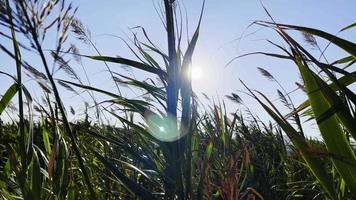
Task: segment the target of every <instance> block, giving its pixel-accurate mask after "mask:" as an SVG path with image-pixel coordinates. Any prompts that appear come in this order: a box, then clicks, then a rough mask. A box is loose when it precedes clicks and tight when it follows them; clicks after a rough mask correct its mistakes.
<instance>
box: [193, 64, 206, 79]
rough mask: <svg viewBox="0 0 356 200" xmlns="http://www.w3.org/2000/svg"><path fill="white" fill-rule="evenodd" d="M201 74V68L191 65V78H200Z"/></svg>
mask: <svg viewBox="0 0 356 200" xmlns="http://www.w3.org/2000/svg"><path fill="white" fill-rule="evenodd" d="M202 76H203V70H202V69H201V67H199V66H193V67H192V72H191V78H192V79H193V80H194V79H200V78H201V77H202Z"/></svg>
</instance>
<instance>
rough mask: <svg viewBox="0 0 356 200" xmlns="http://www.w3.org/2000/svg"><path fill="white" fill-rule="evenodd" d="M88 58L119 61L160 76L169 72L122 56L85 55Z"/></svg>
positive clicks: (112, 61)
mask: <svg viewBox="0 0 356 200" xmlns="http://www.w3.org/2000/svg"><path fill="white" fill-rule="evenodd" d="M85 57H87V58H90V59H93V60H98V61H105V62H111V63H119V64H124V65H128V66H131V67H134V68H136V69H140V70H143V71H146V72H150V73H153V74H156V75H159V76H163V77H166V76H167V74H166V72H165V71H163V70H161V69H158V68H155V67H152V66H150V65H147V64H144V63H141V62H137V61H134V60H130V59H126V58H120V57H109V56H85Z"/></svg>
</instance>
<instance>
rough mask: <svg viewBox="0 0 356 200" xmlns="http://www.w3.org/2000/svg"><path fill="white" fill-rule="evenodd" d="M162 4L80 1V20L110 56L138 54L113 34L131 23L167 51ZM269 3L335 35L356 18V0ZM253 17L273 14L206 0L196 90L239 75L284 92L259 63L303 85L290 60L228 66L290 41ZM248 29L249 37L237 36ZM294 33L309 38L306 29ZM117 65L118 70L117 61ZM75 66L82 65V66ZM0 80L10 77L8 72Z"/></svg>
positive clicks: (152, 0)
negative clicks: (256, 23) (160, 14)
mask: <svg viewBox="0 0 356 200" xmlns="http://www.w3.org/2000/svg"><path fill="white" fill-rule="evenodd" d="M158 2H159V0H105V1H103V0H101V1H99V0H91V1H88V0H76V1H73V3H74V4H75V5H77V6H79V10H78V13H77V18H79V19H80V20H81V21H82V22H83V24H84V25H85V26H86V27H87V28H89V29H90V30H91V33H92V39H93V40H94V41H95V44H96V45H97V47H98V48H99V50H100V51H101V53H102V54H103V55H111V56H116V55H120V56H123V57H131V58H132V57H133V56H132V54H131V53H130V51H129V50H128V48H126V46H125V44H124V43H123V42H122V41H121V40H120V39H118V38H116V37H113V36H110V34H112V35H115V36H119V37H123V38H126V39H129V38H132V37H131V36H132V35H131V33H130V30H129V29H130V28H131V27H135V26H143V27H144V28H145V29H146V31H147V33H148V34H149V36H150V37H151V39H152V40H153V41H154V42H157V44H158V45H159V47H161V48H162V49H166V44H165V41H166V40H165V37H166V33H165V31H164V28H163V25H162V23H161V21H160V19H159V17H158V14H157V13H156V11H155V5H156V6H157V5H158ZM181 2H182V3H183V4H184V5H185V8H186V9H187V12H188V19H189V33H190V35H192V32H193V30H194V28H195V26H196V24H197V21H198V17H199V13H200V9H201V5H202V0H181ZM263 3H264V5H265V6H266V8H267V9H268V10H269V12H270V13H271V15H272V16H273V17H274V18H275V20H276V21H277V22H280V23H285V24H294V25H302V26H309V27H314V28H317V29H321V30H324V31H327V32H330V33H333V34H335V33H337V32H338V31H339V30H340V29H341V28H343V27H345V26H347V25H349V24H352V23H355V21H356V12H355V11H356V1H355V0H338V1H335V0H323V1H321V0H319V1H310V0H288V1H285V0H268V1H267V0H265V1H263ZM254 20H268V17H267V15H266V13H265V12H264V10H263V8H262V6H261V4H260V1H259V0H206V7H205V10H204V15H203V21H202V25H201V32H200V38H199V41H198V44H197V48H196V51H195V55H194V58H193V66H199V67H200V68H201V69H202V70H201V71H202V72H201V73H202V77H201V78H199V79H194V83H193V86H194V90H195V92H196V93H198V94H200V93H201V92H204V93H206V94H207V95H208V96H213V97H215V99H217V97H220V98H222V97H223V96H224V95H227V94H230V93H231V92H235V93H237V90H241V89H243V88H242V86H241V84H239V81H238V79H239V78H240V79H242V80H243V81H245V82H246V84H247V85H248V86H250V87H251V88H254V89H258V90H260V91H262V92H263V93H265V94H266V95H267V96H268V97H270V98H271V99H275V98H277V92H276V89H277V85H276V84H275V83H273V82H270V81H268V80H266V79H265V78H264V77H262V76H261V75H260V73H259V72H258V70H257V69H256V68H257V67H262V68H265V69H267V70H268V71H269V72H271V73H272V74H273V76H275V77H276V78H277V79H278V80H279V81H280V82H281V83H282V84H283V86H284V87H285V88H286V90H288V91H290V90H293V89H295V88H296V86H295V84H294V83H295V82H296V81H299V77H298V72H297V69H296V67H295V66H294V65H293V64H292V63H290V62H287V61H281V60H278V59H272V58H267V57H263V56H260V55H254V56H249V57H245V58H241V59H239V60H237V61H235V62H233V63H232V64H231V65H229V66H227V67H225V65H226V63H228V62H229V61H230V60H231V59H232V58H234V57H236V56H238V55H242V54H244V53H249V52H254V51H268V52H271V51H272V52H276V51H277V50H276V49H275V48H274V47H272V46H271V45H269V44H268V43H267V42H266V39H269V40H272V41H275V42H276V43H279V44H283V43H282V42H281V40H280V38H279V37H278V36H277V35H276V34H275V33H274V32H273V31H272V30H269V29H267V28H262V27H259V26H252V27H250V28H248V29H246V28H247V26H248V25H249V24H251V22H253V21H254ZM243 33H245V35H246V37H244V38H243V39H242V40H237V39H238V38H239V37H240V36H241V35H242V34H243ZM295 36H296V38H297V39H300V41H302V39H301V37H300V34H296V35H295ZM339 36H340V37H343V38H345V39H348V40H350V41H354V42H355V38H356V31H355V30H350V31H347V32H345V33H341V34H340V35H339ZM318 42H320V46H321V47H322V48H323V47H325V44H326V43H325V42H323V41H322V40H318ZM76 43H77V44H79V43H78V42H76ZM78 46H79V47H80V50H81V51H82V53H85V54H95V52H94V51H93V50H92V49H89V48H88V46H85V45H78ZM310 49H311V47H310ZM335 49H336V48H334V47H331V48H329V50H328V51H326V55H327V58H329V59H330V60H334V59H336V58H340V57H341V56H342V55H344V54H342V53H343V52H342V51H337V52H338V54H336V53H335V51H333V50H335ZM311 51H313V52H315V54H316V55H317V51H315V50H312V49H311ZM339 52H341V53H339ZM3 57H5V55H4V54H3V53H2V52H0V60H3ZM1 65H4V66H5V65H6V66H7V67H4V68H3V66H0V67H1V68H2V69H5V70H4V71H6V70H8V71H10V72H13V71H14V70H13V68H14V67H13V68H11V67H8V66H13V65H14V63H13V62H12V61H5V63H4V62H3V61H1ZM110 66H111V68H112V69H115V65H110ZM84 67H85V68H86V70H87V72H88V75H89V77H90V78H91V79H92V84H93V85H95V86H98V87H101V88H104V89H109V90H112V91H114V87H113V83H112V82H111V81H109V80H108V76H107V73H106V72H103V70H105V66H103V65H102V63H98V62H92V61H90V62H88V61H84ZM10 68H11V69H10ZM74 68H75V67H74ZM76 70H78V71H80V68H77V69H76ZM13 74H15V73H13ZM135 76H137V77H139V78H141V79H144V77H145V75H144V74H142V73H135ZM0 80H5V79H4V78H3V77H1V79H0ZM6 81H8V79H6ZM1 82H2V83H1V85H0V94H2V93H3V91H4V90H5V89H6V88H7V87H8V86H9V85H10V83H8V84H4V82H3V81H1ZM6 83H7V82H6ZM37 95H40V93H39V94H37ZM72 97H73V94H70V93H68V94H67V93H65V94H63V98H64V99H65V100H64V102H65V104H66V105H67V106H69V105H72V106H79V105H80V104H81V105H82V99H80V98H79V97H77V98H72ZM292 98H293V99H294V100H295V103H296V104H298V103H300V102H302V101H303V100H305V97H304V96H303V95H302V94H301V93H300V92H299V93H294V94H292ZM243 100H244V102H245V104H246V105H247V106H248V107H250V108H251V109H252V110H253V111H254V112H255V113H256V114H258V115H259V116H261V118H262V119H267V115H266V114H265V113H264V111H263V110H262V109H261V108H260V107H259V106H258V105H257V103H256V102H255V101H254V100H252V99H249V98H244V99H243ZM279 106H281V105H279ZM228 107H229V109H230V110H231V111H232V110H235V109H236V108H237V107H239V106H237V105H235V104H231V103H229V105H228ZM311 132H312V133H311V134H310V135H312V136H316V132H315V131H313V130H311Z"/></svg>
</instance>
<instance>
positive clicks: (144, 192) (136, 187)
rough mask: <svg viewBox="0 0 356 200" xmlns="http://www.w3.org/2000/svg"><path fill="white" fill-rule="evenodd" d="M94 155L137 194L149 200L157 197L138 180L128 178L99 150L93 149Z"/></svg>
mask: <svg viewBox="0 0 356 200" xmlns="http://www.w3.org/2000/svg"><path fill="white" fill-rule="evenodd" d="M93 153H94V155H95V156H96V157H97V158H98V159H99V160H100V162H102V163H103V164H104V165H105V167H106V168H107V169H108V170H110V171H111V172H112V173H113V174H114V175H115V176H116V177H117V178H118V179H120V181H121V182H122V183H123V184H124V185H125V186H126V187H127V188H128V189H129V190H131V191H132V192H134V193H135V194H137V195H138V196H140V197H141V198H143V199H147V200H154V199H155V197H154V196H153V195H152V194H151V193H150V192H148V191H147V190H146V189H145V188H143V187H142V186H141V185H139V184H137V183H136V182H134V181H132V180H131V179H130V178H128V177H127V176H126V175H125V174H123V173H122V172H121V170H119V169H118V168H117V167H115V166H114V165H113V164H112V163H111V162H110V161H108V160H107V159H106V158H104V157H103V156H101V155H100V154H99V153H98V152H96V151H94V150H93Z"/></svg>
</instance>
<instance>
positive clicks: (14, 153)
mask: <svg viewBox="0 0 356 200" xmlns="http://www.w3.org/2000/svg"><path fill="white" fill-rule="evenodd" d="M161 3H162V8H164V9H163V11H162V13H160V14H162V15H163V16H164V17H163V18H164V19H165V20H164V24H163V26H164V28H165V29H164V30H165V31H166V35H167V40H166V41H167V50H168V51H167V52H164V51H162V50H160V49H159V48H158V47H157V45H155V43H154V42H153V41H152V40H151V39H150V37H149V34H148V33H147V32H146V30H145V29H144V28H139V29H137V30H139V32H140V33H141V34H142V36H143V37H142V38H143V39H141V40H140V39H138V37H137V35H136V34H134V35H133V39H132V41H131V42H132V43H129V42H126V44H127V46H128V48H129V49H130V50H131V51H132V53H133V55H135V56H136V59H128V58H123V57H111V56H106V55H102V54H101V52H100V50H99V49H98V48H97V47H96V46H95V43H94V42H93V41H92V40H91V37H90V32H89V31H88V30H87V29H86V28H85V27H84V25H83V24H82V23H81V22H80V21H79V19H76V18H75V17H74V15H75V13H76V10H77V9H76V8H74V7H73V5H72V4H67V3H66V2H65V1H45V0H43V1H37V0H31V1H17V0H13V1H9V0H7V1H0V11H1V13H0V25H1V27H4V28H5V29H7V30H8V31H9V33H11V34H10V35H7V34H6V33H2V35H1V36H2V38H4V39H6V40H11V41H12V46H10V47H7V46H5V45H3V44H0V48H1V50H2V52H4V53H5V54H7V55H8V56H9V57H10V58H12V59H13V60H14V66H16V71H17V75H16V76H12V75H10V74H9V73H7V72H4V71H0V75H1V76H8V77H10V78H11V79H13V81H14V83H13V84H11V85H10V87H9V88H8V89H7V91H6V92H5V93H4V95H3V96H2V97H1V100H0V115H1V116H3V115H4V114H8V116H10V117H13V118H14V119H13V120H12V121H11V120H10V121H5V122H2V121H0V154H1V159H0V172H1V174H0V197H1V198H3V199H26V200H27V199H212V198H216V199H295V198H308V199H310V198H315V199H317V198H320V199H322V198H332V199H345V198H353V194H352V191H353V189H354V184H355V183H354V178H353V176H354V173H353V172H354V171H353V170H354V168H355V165H354V164H355V163H354V162H355V158H354V153H353V151H354V149H353V147H352V146H351V144H350V141H349V140H347V137H346V136H347V135H348V134H350V135H351V136H352V137H354V136H355V133H354V128H355V127H354V124H355V123H354V122H355V120H354V106H355V105H354V93H353V92H352V91H351V90H350V89H349V88H348V87H347V86H348V85H349V84H351V83H353V81H354V73H350V72H348V71H346V70H344V69H341V68H339V67H336V66H335V65H337V64H339V63H347V64H348V65H349V66H350V65H352V64H353V62H354V60H355V58H354V57H355V45H354V44H353V43H351V42H349V41H346V40H342V39H341V38H338V37H336V36H332V35H330V34H327V33H325V32H322V31H319V30H315V29H310V28H305V27H298V26H290V25H282V24H277V23H274V22H273V23H269V22H262V21H259V22H256V24H259V25H263V26H268V27H271V28H273V29H275V30H276V31H277V32H278V33H279V34H280V35H281V36H282V38H283V39H284V40H285V41H286V43H287V44H288V45H290V49H291V50H290V51H289V50H287V49H283V48H282V50H283V51H284V52H285V53H286V54H287V55H276V54H268V53H265V54H266V55H271V56H275V57H278V58H286V59H290V60H292V61H294V62H295V63H296V65H297V67H298V69H300V72H301V74H302V77H303V80H304V87H305V89H306V91H307V92H308V98H309V101H306V102H304V103H303V104H301V105H300V106H295V105H294V104H293V103H292V100H291V98H290V97H289V96H288V94H287V92H286V90H285V89H284V88H283V85H281V84H280V83H278V81H277V80H276V79H274V77H273V76H272V75H271V74H270V73H269V72H267V71H265V70H263V69H260V71H261V72H262V73H263V75H264V76H266V77H268V78H269V79H270V80H273V81H276V82H277V83H278V84H279V86H280V87H281V91H279V94H280V97H281V99H282V101H283V102H284V104H285V105H286V106H287V107H288V108H289V109H290V110H291V113H290V115H288V117H285V116H284V115H282V114H281V113H280V111H278V109H276V107H275V106H274V105H273V104H272V102H271V101H269V100H268V99H267V98H266V97H265V96H264V95H263V94H261V93H256V92H254V91H252V90H250V89H248V88H247V89H248V91H249V92H250V95H251V96H252V97H254V98H255V99H256V100H258V101H259V102H260V103H261V105H262V106H263V107H264V108H265V109H266V111H267V112H268V113H269V114H270V115H271V117H272V118H273V119H274V120H275V121H277V123H278V125H279V126H275V125H274V124H272V123H264V122H262V121H261V120H260V119H259V118H258V116H256V115H254V114H252V113H251V112H250V111H249V110H248V107H246V108H247V111H246V112H245V111H244V110H238V111H236V112H234V113H231V114H228V111H227V110H226V108H225V102H224V101H221V102H217V103H211V104H210V105H203V104H201V103H200V101H199V99H198V98H197V97H196V95H195V93H194V92H193V90H192V85H191V80H190V77H189V76H188V74H189V73H190V71H191V62H192V59H193V54H194V50H195V46H196V45H197V43H198V38H199V29H200V26H201V23H202V19H203V11H204V4H205V2H202V9H201V14H200V18H199V20H198V22H197V27H196V29H195V31H194V33H193V35H192V36H191V38H185V39H187V41H188V42H187V43H186V44H183V41H185V40H184V39H183V38H184V37H183V34H182V33H183V32H184V25H182V24H183V22H184V19H183V16H181V14H180V13H181V12H179V9H180V8H181V5H180V2H179V1H171V0H162V2H161ZM351 27H352V26H350V27H347V28H351ZM286 29H297V30H301V31H304V32H307V33H308V34H309V35H308V37H309V39H310V40H309V41H314V40H313V37H312V36H311V35H310V34H315V35H317V36H320V37H324V38H326V39H327V40H330V42H332V43H335V44H336V45H338V46H340V47H341V48H342V49H344V50H345V51H346V52H348V53H350V56H348V57H345V58H343V59H340V60H338V61H336V62H334V63H333V64H326V63H321V62H320V61H318V60H317V59H315V58H314V57H312V56H311V55H310V54H309V53H308V52H307V51H306V50H305V49H304V48H303V47H302V46H301V45H300V44H299V43H297V42H296V41H295V40H293V39H292V38H291V37H290V36H289V35H288V34H287V32H286ZM51 31H52V32H51ZM70 31H72V34H73V35H74V36H75V37H76V38H78V39H79V40H80V41H82V42H85V43H87V44H88V45H90V47H92V48H93V49H94V50H95V52H96V54H97V55H80V53H79V50H78V49H77V48H76V47H75V46H73V45H69V44H68V43H67V37H68V35H69V34H71V33H70ZM50 33H51V34H53V33H55V34H56V35H57V36H58V37H57V40H56V41H55V45H54V46H52V47H47V46H44V45H45V44H46V43H45V42H44V41H45V39H46V38H47V37H48V36H47V35H48V34H50ZM18 35H21V36H24V38H25V39H26V40H21V41H19V40H17V39H16V38H17V36H18ZM183 46H186V49H185V50H183ZM277 47H280V46H277ZM48 49H49V51H47V50H48ZM24 51H26V53H28V52H30V53H33V54H32V55H33V56H37V57H38V58H39V59H40V61H41V67H34V66H32V65H31V63H32V62H33V61H32V60H24V58H22V57H21V52H24ZM69 54H71V55H73V56H74V58H75V59H76V60H80V59H88V60H90V61H93V62H98V63H102V64H103V65H104V66H105V67H106V68H107V70H108V73H109V74H108V75H109V77H110V78H111V79H112V81H113V82H114V83H115V86H116V88H115V91H109V90H105V89H102V88H100V87H99V86H93V85H91V83H90V78H89V77H88V76H87V83H84V82H83V81H82V80H81V79H80V78H79V77H80V76H78V75H77V73H76V71H75V70H74V69H73V68H72V67H71V63H70V62H69V61H67V60H66V59H67V56H69ZM109 63H111V64H112V65H113V66H116V65H117V66H119V65H126V66H127V67H130V68H134V69H138V70H140V71H141V72H142V73H145V74H146V75H147V77H149V78H148V79H147V80H144V81H142V80H139V79H136V78H134V77H130V76H127V75H123V74H121V73H119V72H117V71H115V70H113V69H111V68H110V66H109ZM51 64H52V66H53V68H52V69H51V67H50V66H51ZM79 64H80V63H79ZM311 64H313V65H315V66H317V67H319V68H320V70H322V72H323V73H325V74H326V75H327V76H328V77H329V79H330V81H329V80H325V79H323V78H322V76H321V75H319V73H318V72H314V71H311V70H310V67H309V66H310V65H311ZM58 70H62V71H63V72H65V73H66V75H67V77H68V79H66V80H63V79H58V78H57V77H55V73H54V72H56V71H58ZM42 71H44V73H43V72H42ZM24 72H26V75H28V76H30V78H33V80H35V81H36V82H37V84H38V86H39V88H41V89H42V90H41V91H42V92H43V95H42V97H41V98H42V99H41V100H38V99H36V98H33V96H32V94H31V93H30V92H29V91H28V90H27V89H26V82H24V81H23V80H24V79H23V78H24V77H23V76H22V75H23V73H24ZM335 73H339V74H342V77H338V76H335ZM156 79H157V80H156ZM58 84H59V85H61V86H62V87H63V88H64V89H66V90H69V91H71V92H73V93H75V94H76V95H79V92H77V90H78V89H81V90H83V91H85V92H87V93H88V94H89V96H90V98H91V99H90V100H92V105H86V110H85V112H84V115H85V116H84V119H77V120H76V122H74V121H72V122H71V121H69V119H68V117H67V115H68V114H69V113H67V111H66V109H65V102H63V101H62V99H61V90H59V89H58ZM123 85H125V86H126V87H129V88H132V89H134V88H139V89H140V91H143V95H144V96H148V97H149V98H150V100H147V99H144V98H141V97H138V98H129V97H124V96H123V95H122V94H121V87H122V86H123ZM97 93H98V94H101V95H105V96H107V97H108V98H110V99H109V100H106V101H103V102H101V103H98V100H97V99H96V97H95V95H96V94H97ZM16 95H17V97H18V102H17V103H18V105H17V106H15V108H16V107H17V108H18V111H17V110H16V109H15V108H14V106H12V101H13V100H14V98H15V96H16ZM258 95H260V96H258ZM24 97H25V98H24ZM261 97H262V98H261ZM207 98H208V97H207ZM227 98H228V100H230V101H233V102H235V103H237V104H241V105H243V107H244V106H245V105H244V103H243V102H242V100H241V98H240V97H239V96H238V95H237V94H234V93H233V94H232V95H230V96H227ZM265 102H267V103H265ZM90 107H93V108H95V110H96V111H95V115H96V119H97V121H90V119H91V118H90V117H91V114H89V113H90V112H89V111H88V109H89V108H90ZM26 108H27V110H26ZM308 109H311V111H312V112H313V115H312V116H313V117H314V118H315V119H316V120H317V121H318V126H319V128H320V130H321V133H322V136H323V138H324V142H325V144H324V143H322V142H319V141H314V140H309V139H307V138H306V137H305V135H304V131H303V127H302V121H301V118H300V115H303V113H302V112H303V111H305V110H307V111H305V112H306V113H310V112H308ZM10 112H11V113H10ZM75 112H77V110H75V109H73V108H71V109H70V113H72V114H75ZM304 114H305V113H304ZM105 115H111V116H112V117H114V118H115V119H117V120H118V121H119V122H120V124H119V125H118V126H114V125H107V124H104V123H102V122H101V121H100V119H101V118H102V117H105ZM289 117H291V118H292V120H293V121H294V122H296V126H297V127H296V128H295V126H293V125H291V123H290V121H288V119H289ZM282 130H283V131H284V132H285V133H286V134H287V135H288V136H289V138H290V139H291V141H292V143H293V144H292V145H289V144H287V141H286V140H285V137H284V136H283V132H282ZM315 180H317V181H315Z"/></svg>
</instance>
